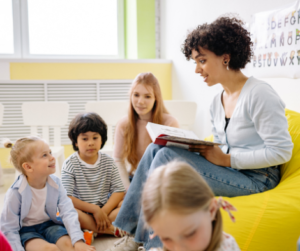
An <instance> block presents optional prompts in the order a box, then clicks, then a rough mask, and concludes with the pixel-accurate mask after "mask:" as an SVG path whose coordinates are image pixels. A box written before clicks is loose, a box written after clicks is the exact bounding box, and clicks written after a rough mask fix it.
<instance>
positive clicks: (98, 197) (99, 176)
mask: <svg viewBox="0 0 300 251" xmlns="http://www.w3.org/2000/svg"><path fill="white" fill-rule="evenodd" d="M68 135H69V138H70V140H71V141H72V145H73V149H74V150H75V151H76V152H75V153H73V154H72V155H71V156H70V157H69V158H68V159H67V160H66V161H65V162H64V164H63V167H62V183H63V186H64V187H65V189H66V190H67V195H68V196H69V197H70V198H71V200H72V202H73V204H74V207H75V209H76V210H77V212H78V216H79V222H80V225H81V228H83V229H87V230H90V231H93V232H94V233H96V234H97V233H105V234H112V235H115V236H117V237H122V236H123V235H125V234H126V232H124V231H121V230H119V229H118V228H116V227H114V226H113V225H112V224H111V223H112V222H113V221H114V220H115V218H116V217H117V214H118V212H119V210H120V207H121V204H122V200H123V197H124V192H125V189H124V186H123V183H122V181H121V178H120V175H119V171H118V168H117V167H116V166H115V164H114V161H113V159H112V158H111V157H109V156H108V155H106V154H104V153H101V151H100V149H101V148H102V147H103V146H104V144H105V142H106V140H107V126H106V123H105V122H104V120H103V119H102V118H101V117H100V116H99V115H98V114H96V113H82V114H78V115H77V116H76V117H75V118H74V119H73V120H72V121H71V123H70V126H69V133H68ZM109 195H110V197H109Z"/></svg>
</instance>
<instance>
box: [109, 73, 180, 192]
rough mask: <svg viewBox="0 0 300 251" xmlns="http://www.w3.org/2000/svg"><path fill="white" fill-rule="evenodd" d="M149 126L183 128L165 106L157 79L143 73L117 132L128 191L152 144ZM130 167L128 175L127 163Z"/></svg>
mask: <svg viewBox="0 0 300 251" xmlns="http://www.w3.org/2000/svg"><path fill="white" fill-rule="evenodd" d="M148 122H153V123H156V124H161V125H167V126H172V127H179V125H178V122H177V120H176V119H175V118H174V117H173V116H171V115H170V114H169V113H168V111H167V109H166V108H165V106H164V103H163V98H162V94H161V91H160V87H159V83H158V80H157V78H156V77H155V76H154V75H153V74H152V73H150V72H148V73H140V74H139V75H137V76H136V78H135V79H134V80H133V82H132V85H131V89H130V107H129V110H128V115H127V116H126V117H124V118H123V119H121V121H119V123H118V125H117V127H116V132H115V147H114V155H113V157H114V160H115V163H116V165H117V166H118V168H119V171H120V174H121V178H122V181H123V183H124V186H125V188H126V189H127V188H128V187H129V184H130V182H129V178H130V179H131V178H132V176H133V174H134V172H135V170H136V168H137V166H138V163H139V162H140V160H141V158H142V156H143V154H144V152H145V151H146V148H147V146H148V145H149V144H150V143H151V142H152V141H151V138H150V136H149V134H148V132H147V130H146V125H147V123H148ZM126 161H127V162H128V163H129V164H130V167H131V170H130V173H129V175H128V172H127V169H126V164H125V162H126Z"/></svg>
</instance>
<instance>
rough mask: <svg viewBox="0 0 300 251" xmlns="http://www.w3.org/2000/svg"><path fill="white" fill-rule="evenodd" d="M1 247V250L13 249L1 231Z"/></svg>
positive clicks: (9, 250) (10, 250) (8, 250)
mask: <svg viewBox="0 0 300 251" xmlns="http://www.w3.org/2000/svg"><path fill="white" fill-rule="evenodd" d="M0 247H1V251H13V250H12V249H11V246H10V245H9V243H8V240H7V239H6V238H5V236H4V234H3V233H2V232H1V231H0Z"/></svg>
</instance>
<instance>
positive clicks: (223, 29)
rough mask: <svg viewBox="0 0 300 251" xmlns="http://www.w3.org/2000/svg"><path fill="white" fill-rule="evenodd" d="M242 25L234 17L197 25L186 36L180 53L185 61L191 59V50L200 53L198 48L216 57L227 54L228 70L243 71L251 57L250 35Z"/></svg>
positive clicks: (241, 22)
mask: <svg viewBox="0 0 300 251" xmlns="http://www.w3.org/2000/svg"><path fill="white" fill-rule="evenodd" d="M243 24H244V22H243V21H241V20H239V19H238V18H236V17H220V18H218V19H217V20H215V21H214V22H212V23H211V24H207V23H205V24H203V25H199V26H198V27H197V28H196V29H195V30H193V31H192V32H190V33H189V34H188V36H187V38H186V40H185V41H184V44H183V45H182V48H181V51H182V52H183V54H184V55H185V57H186V59H187V60H190V59H191V55H192V50H196V51H197V52H199V53H200V51H199V49H200V47H202V48H204V49H207V50H210V51H212V52H213V53H215V54H216V55H217V56H222V55H224V54H229V55H230V61H229V68H230V69H232V70H239V69H243V68H245V66H246V64H247V63H249V62H250V61H251V57H252V55H253V52H252V46H253V43H252V42H251V38H250V33H249V32H248V31H247V30H246V29H245V28H244V27H243Z"/></svg>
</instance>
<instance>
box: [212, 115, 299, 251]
mask: <svg viewBox="0 0 300 251" xmlns="http://www.w3.org/2000/svg"><path fill="white" fill-rule="evenodd" d="M286 117H287V120H288V124H289V132H290V134H291V137H292V141H293V143H294V149H293V155H292V158H291V160H290V161H289V162H288V163H286V164H284V165H282V167H281V175H282V176H281V181H280V183H279V185H278V186H277V187H276V188H274V189H272V190H269V191H267V192H264V193H259V194H253V195H248V196H239V197H235V198H226V200H228V201H229V202H230V203H232V204H233V205H234V206H235V207H236V208H237V209H238V212H236V213H234V215H235V217H236V223H232V222H231V221H230V219H229V217H228V215H226V213H225V212H222V215H223V220H224V231H225V232H227V233H229V234H231V235H233V236H234V238H235V239H236V241H237V242H238V244H239V246H240V248H241V250H242V251H246V250H247V251H248V250H251V251H252V250H253V251H260V250H261V251H268V250H272V251H289V250H291V251H292V250H293V251H295V250H296V245H297V240H298V238H299V236H300V113H297V112H294V111H291V110H287V109H286ZM207 140H209V139H208V138H207ZM221 211H223V210H221Z"/></svg>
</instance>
